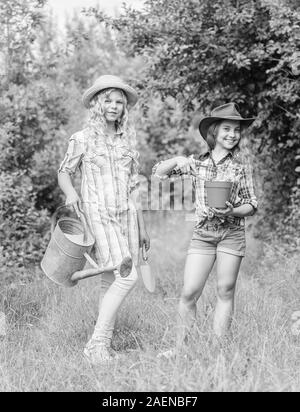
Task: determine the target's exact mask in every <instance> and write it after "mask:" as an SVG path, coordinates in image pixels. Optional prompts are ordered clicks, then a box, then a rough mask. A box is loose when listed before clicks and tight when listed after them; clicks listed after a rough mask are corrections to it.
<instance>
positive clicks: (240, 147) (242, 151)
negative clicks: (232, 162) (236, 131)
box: [206, 119, 251, 163]
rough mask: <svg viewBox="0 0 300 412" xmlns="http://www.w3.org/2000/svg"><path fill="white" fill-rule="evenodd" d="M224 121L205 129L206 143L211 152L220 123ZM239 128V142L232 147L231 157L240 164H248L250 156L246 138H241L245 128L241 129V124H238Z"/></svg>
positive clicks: (218, 121)
mask: <svg viewBox="0 0 300 412" xmlns="http://www.w3.org/2000/svg"><path fill="white" fill-rule="evenodd" d="M224 121H225V119H224V120H216V121H215V122H213V123H212V124H211V125H210V126H209V128H208V129H207V136H206V142H207V144H208V146H209V148H210V150H213V149H214V147H215V145H216V139H217V136H218V133H219V129H220V126H221V123H222V122H224ZM240 126H241V135H240V140H239V141H238V143H237V145H236V146H234V148H233V150H232V151H233V156H234V158H235V159H236V160H237V161H240V162H242V163H248V161H249V159H250V156H251V152H250V149H249V144H248V143H249V142H248V139H247V138H246V136H243V132H244V130H245V129H246V128H245V127H243V124H242V122H240Z"/></svg>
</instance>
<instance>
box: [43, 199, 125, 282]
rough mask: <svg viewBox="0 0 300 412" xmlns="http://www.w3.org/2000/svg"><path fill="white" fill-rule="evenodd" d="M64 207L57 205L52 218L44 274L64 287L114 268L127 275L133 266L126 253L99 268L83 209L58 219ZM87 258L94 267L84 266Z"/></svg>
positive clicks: (44, 259) (44, 260)
mask: <svg viewBox="0 0 300 412" xmlns="http://www.w3.org/2000/svg"><path fill="white" fill-rule="evenodd" d="M64 207H65V206H60V207H59V208H57V210H56V212H55V213H54V214H53V216H52V219H51V239H50V242H49V244H48V247H47V249H46V252H45V254H44V257H43V259H42V261H41V268H42V270H43V272H44V273H45V275H46V276H47V277H48V278H49V279H51V280H52V281H53V282H55V283H57V284H58V285H61V286H67V287H71V286H75V285H76V284H77V283H78V281H79V280H81V279H86V278H88V277H91V276H96V275H100V274H102V273H105V272H112V271H114V270H118V271H119V273H120V275H121V276H122V277H127V276H128V275H129V274H130V272H131V269H132V259H131V258H130V257H125V258H124V259H123V261H122V262H121V263H120V264H119V265H116V266H111V267H106V268H100V267H99V266H98V265H97V263H96V262H95V261H94V260H93V259H92V258H91V256H90V255H89V253H90V251H91V250H92V248H93V246H94V243H95V239H94V237H93V236H92V234H91V233H90V232H89V230H88V226H87V222H86V219H85V216H84V214H83V212H81V213H80V215H78V218H79V219H74V218H71V217H62V218H60V219H58V220H57V214H58V212H59V210H60V209H62V208H64ZM56 220H57V221H56ZM86 261H88V262H89V263H90V264H91V265H92V266H93V268H90V269H85V270H83V268H84V266H85V264H86Z"/></svg>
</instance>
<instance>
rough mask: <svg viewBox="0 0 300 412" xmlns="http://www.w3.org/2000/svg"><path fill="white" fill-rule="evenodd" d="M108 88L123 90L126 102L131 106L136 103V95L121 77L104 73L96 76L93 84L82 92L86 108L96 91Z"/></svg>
mask: <svg viewBox="0 0 300 412" xmlns="http://www.w3.org/2000/svg"><path fill="white" fill-rule="evenodd" d="M110 88H114V89H121V90H123V92H124V93H125V94H126V97H127V101H128V104H129V105H131V106H134V105H135V104H136V102H137V99H138V95H137V93H136V91H135V90H134V89H133V88H132V87H130V86H129V85H128V84H126V83H125V82H124V81H123V80H122V79H120V77H117V76H112V75H109V74H105V75H103V76H100V77H98V79H96V81H95V83H94V84H93V86H92V87H90V88H89V89H87V90H86V91H85V92H84V93H83V96H82V102H83V104H84V106H85V107H86V108H87V109H88V108H89V106H90V101H91V99H92V98H93V97H94V96H95V94H96V93H98V92H100V91H102V90H105V89H110Z"/></svg>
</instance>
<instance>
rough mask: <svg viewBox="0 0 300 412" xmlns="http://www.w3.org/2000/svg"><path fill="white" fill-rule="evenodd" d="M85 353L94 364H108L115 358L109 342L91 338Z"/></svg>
mask: <svg viewBox="0 0 300 412" xmlns="http://www.w3.org/2000/svg"><path fill="white" fill-rule="evenodd" d="M83 353H84V355H85V357H86V358H87V360H88V362H89V363H91V364H92V365H103V364H107V363H110V362H111V361H112V360H113V359H114V358H113V356H112V355H111V353H110V348H109V347H108V346H107V344H106V343H104V342H99V341H96V340H90V341H89V342H88V343H87V345H86V347H85V348H84V350H83Z"/></svg>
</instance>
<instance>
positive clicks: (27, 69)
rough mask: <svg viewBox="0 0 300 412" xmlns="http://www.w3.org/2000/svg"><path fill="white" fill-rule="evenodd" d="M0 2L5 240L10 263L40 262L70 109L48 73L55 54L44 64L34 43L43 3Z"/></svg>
mask: <svg viewBox="0 0 300 412" xmlns="http://www.w3.org/2000/svg"><path fill="white" fill-rule="evenodd" d="M0 4H1V7H0V19H1V21H2V22H3V21H4V22H5V24H6V30H5V31H4V32H2V33H1V42H2V43H3V44H5V45H6V48H5V49H4V50H5V53H4V55H5V61H6V62H7V66H6V68H7V69H6V71H5V73H4V76H3V77H2V78H1V82H0V91H1V95H2V100H1V103H0V113H1V114H0V121H1V132H0V173H1V186H2V187H1V191H0V218H1V227H0V241H1V246H2V248H3V249H2V252H3V257H4V259H5V262H6V264H7V265H10V264H13V263H14V262H17V263H18V264H20V265H21V264H25V265H26V264H28V263H33V262H37V261H39V260H40V258H41V256H42V254H43V251H44V249H45V246H46V241H47V239H48V238H49V233H48V232H49V218H48V214H49V212H48V210H53V209H55V207H56V206H57V204H58V202H59V201H60V197H59V196H58V195H57V193H55V190H54V188H56V186H57V182H56V170H57V168H58V162H59V157H58V156H57V153H58V141H59V138H60V137H61V127H62V126H63V125H65V124H66V122H67V120H68V113H67V111H66V109H65V108H64V95H63V92H62V91H61V90H60V89H59V88H57V84H56V82H55V79H54V78H53V77H52V78H51V77H47V75H46V74H47V73H48V69H49V67H48V64H47V60H50V56H49V54H48V55H47V59H45V60H46V63H45V65H44V66H43V63H42V59H41V58H40V57H41V56H40V55H39V50H38V47H37V46H36V44H34V46H35V47H33V42H34V40H36V38H37V32H38V29H39V28H40V27H41V24H42V15H41V12H40V6H42V5H43V2H41V1H33V0H30V1H26V2H11V1H8V2H1V3H0ZM12 6H16V7H15V8H12ZM37 7H38V8H37ZM20 36H21V38H22V44H21V43H20V41H19V39H20ZM24 39H26V40H25V41H24ZM47 52H48V53H51V51H50V50H44V56H46V54H47ZM28 62H30V64H28ZM46 153H47V154H46ZM55 194H56V196H55Z"/></svg>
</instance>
